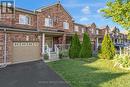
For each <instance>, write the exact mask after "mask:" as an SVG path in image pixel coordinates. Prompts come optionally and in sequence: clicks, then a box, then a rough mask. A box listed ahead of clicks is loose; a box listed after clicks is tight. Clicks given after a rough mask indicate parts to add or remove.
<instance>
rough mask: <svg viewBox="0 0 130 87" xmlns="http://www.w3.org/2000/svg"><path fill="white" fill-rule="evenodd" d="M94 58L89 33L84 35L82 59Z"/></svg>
mask: <svg viewBox="0 0 130 87" xmlns="http://www.w3.org/2000/svg"><path fill="white" fill-rule="evenodd" d="M89 57H92V45H91V41H90V38H89V36H88V35H87V33H84V36H83V43H82V45H81V51H80V58H89Z"/></svg>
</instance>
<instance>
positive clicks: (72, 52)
mask: <svg viewBox="0 0 130 87" xmlns="http://www.w3.org/2000/svg"><path fill="white" fill-rule="evenodd" d="M80 49H81V44H80V40H79V37H78V35H77V34H75V35H74V36H73V37H72V40H71V45H70V49H69V57H70V58H79V52H80Z"/></svg>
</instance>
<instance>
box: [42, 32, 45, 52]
mask: <svg viewBox="0 0 130 87" xmlns="http://www.w3.org/2000/svg"><path fill="white" fill-rule="evenodd" d="M44 46H45V34H44V33H43V34H42V55H44V49H45V47H44Z"/></svg>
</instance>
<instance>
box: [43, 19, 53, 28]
mask: <svg viewBox="0 0 130 87" xmlns="http://www.w3.org/2000/svg"><path fill="white" fill-rule="evenodd" d="M45 26H47V27H53V19H51V18H45Z"/></svg>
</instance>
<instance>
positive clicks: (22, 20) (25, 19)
mask: <svg viewBox="0 0 130 87" xmlns="http://www.w3.org/2000/svg"><path fill="white" fill-rule="evenodd" d="M19 24H25V25H29V24H30V17H29V16H26V15H19Z"/></svg>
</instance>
